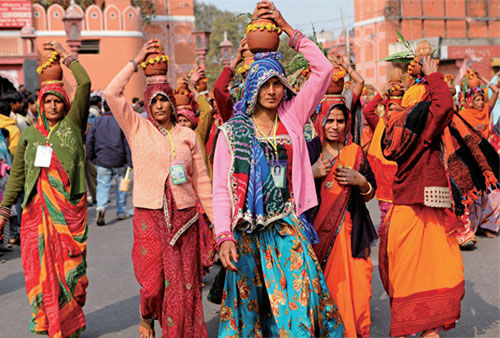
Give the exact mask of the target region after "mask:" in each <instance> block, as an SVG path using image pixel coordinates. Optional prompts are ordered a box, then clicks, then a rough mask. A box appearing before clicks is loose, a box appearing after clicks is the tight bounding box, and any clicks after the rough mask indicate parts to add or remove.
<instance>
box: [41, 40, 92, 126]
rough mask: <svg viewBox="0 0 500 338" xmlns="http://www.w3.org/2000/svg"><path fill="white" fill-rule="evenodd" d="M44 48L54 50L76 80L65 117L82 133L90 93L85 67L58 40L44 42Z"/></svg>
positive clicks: (86, 117) (85, 121) (85, 123)
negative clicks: (73, 94)
mask: <svg viewBox="0 0 500 338" xmlns="http://www.w3.org/2000/svg"><path fill="white" fill-rule="evenodd" d="M44 48H45V49H49V50H50V49H52V50H54V51H56V52H57V53H58V54H59V55H60V56H61V58H62V60H63V64H64V65H65V66H66V67H68V68H69V69H70V70H71V73H73V76H74V77H75V80H76V84H77V87H76V91H75V96H74V97H73V101H72V102H71V108H70V109H69V111H68V114H67V115H66V117H65V118H67V119H69V120H71V121H72V122H73V124H74V125H76V126H78V128H80V130H81V131H82V134H83V133H84V132H85V130H87V119H88V117H89V95H90V87H91V83H90V78H89V75H88V74H87V72H86V71H85V68H83V66H82V65H81V64H80V62H79V61H78V59H77V58H76V57H75V56H74V55H71V54H69V53H68V52H67V51H66V50H65V49H64V48H63V46H62V45H61V44H60V43H59V42H54V41H52V42H48V43H45V44H44Z"/></svg>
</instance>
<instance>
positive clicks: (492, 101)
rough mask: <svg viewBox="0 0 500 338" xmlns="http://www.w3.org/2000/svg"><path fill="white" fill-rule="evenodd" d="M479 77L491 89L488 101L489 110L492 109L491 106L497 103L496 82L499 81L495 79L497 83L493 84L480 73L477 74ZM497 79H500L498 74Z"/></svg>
mask: <svg viewBox="0 0 500 338" xmlns="http://www.w3.org/2000/svg"><path fill="white" fill-rule="evenodd" d="M479 79H481V81H483V82H484V83H486V85H487V86H488V88H489V89H490V91H491V95H490V100H489V101H488V105H489V109H490V111H491V110H492V109H493V107H494V106H495V104H496V103H497V99H498V91H499V89H498V84H499V83H500V81H499V80H497V84H496V85H494V84H493V82H488V80H486V79H485V78H484V77H482V76H481V75H479ZM498 79H500V76H498Z"/></svg>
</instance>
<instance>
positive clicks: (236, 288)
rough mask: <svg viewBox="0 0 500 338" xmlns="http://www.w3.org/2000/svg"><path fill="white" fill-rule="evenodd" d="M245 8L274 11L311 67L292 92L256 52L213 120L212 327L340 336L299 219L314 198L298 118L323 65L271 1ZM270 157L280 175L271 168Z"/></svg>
mask: <svg viewBox="0 0 500 338" xmlns="http://www.w3.org/2000/svg"><path fill="white" fill-rule="evenodd" d="M254 16H255V17H260V18H265V19H272V20H274V22H276V24H277V26H278V27H279V28H280V29H281V30H282V31H284V32H285V33H286V34H287V35H289V36H290V37H291V38H290V46H291V47H293V48H294V49H295V50H297V51H299V52H301V53H302V54H304V56H305V57H306V58H307V59H308V60H309V62H310V64H311V66H312V75H311V77H310V78H309V80H308V81H307V82H306V84H305V85H304V87H303V88H302V90H301V91H300V93H299V94H298V95H296V94H295V92H293V90H292V89H291V87H290V85H289V84H288V82H287V80H286V76H285V73H284V70H283V68H282V66H281V64H280V63H279V62H278V61H276V60H275V59H273V58H272V56H273V55H275V54H273V53H263V54H261V55H256V60H255V61H254V63H253V64H252V66H251V67H250V70H249V72H248V76H247V79H246V83H245V89H244V94H243V98H242V100H241V101H238V102H237V103H236V104H235V106H234V116H233V117H232V118H231V119H230V120H229V121H228V122H226V123H225V124H224V125H222V126H221V131H222V133H221V136H220V137H219V138H218V140H217V146H216V153H215V160H214V194H213V202H214V205H216V206H217V208H216V209H215V214H214V217H215V232H216V237H217V243H218V245H219V256H220V258H221V261H222V263H223V265H224V266H225V267H226V268H227V269H228V271H227V274H226V279H225V283H224V291H223V297H222V307H221V318H220V326H219V336H221V337H225V336H231V335H236V336H249V335H257V336H262V335H263V336H273V337H274V336H282V335H290V336H297V337H298V336H327V335H328V336H341V335H342V334H343V325H342V320H341V318H340V316H339V314H338V311H337V308H336V306H335V304H334V302H333V300H332V298H331V295H330V293H329V292H328V288H327V286H326V283H325V279H324V276H323V273H322V271H321V268H320V266H319V262H318V260H317V259H316V255H315V254H314V251H313V249H312V246H311V244H310V242H309V239H308V237H307V235H306V231H305V229H304V224H303V223H302V222H301V221H300V220H299V216H300V215H301V214H302V213H304V212H305V211H306V210H307V209H309V208H312V207H314V206H315V205H316V203H317V199H316V193H315V190H314V179H313V176H312V173H311V169H310V164H309V161H307V159H308V157H307V156H308V155H307V146H306V143H305V140H304V134H303V127H304V124H305V123H306V121H307V119H308V117H309V115H310V114H311V113H312V111H313V110H314V108H315V107H316V106H317V105H318V103H319V101H320V100H321V97H322V96H323V93H324V92H325V90H326V87H327V86H328V81H329V79H330V76H331V72H332V66H331V65H330V63H329V62H328V60H327V59H326V58H325V57H324V56H323V54H322V53H321V51H320V50H319V49H318V48H317V46H316V45H315V44H314V43H313V42H312V41H310V40H309V39H307V38H306V37H305V36H304V35H302V34H301V33H300V32H299V31H297V30H293V29H292V28H291V27H290V25H288V23H287V22H286V21H285V20H284V19H283V17H282V16H281V14H280V12H279V11H278V10H277V9H276V7H275V6H274V4H273V3H272V2H269V1H262V2H260V3H258V4H257V8H256V11H255V12H254ZM266 56H267V57H266ZM222 135H223V136H222ZM276 166H280V167H281V168H282V169H281V170H284V172H285V173H286V174H285V175H279V177H274V176H273V173H274V172H275V171H274V170H273V169H274V168H275V167H276ZM280 172H281V171H280Z"/></svg>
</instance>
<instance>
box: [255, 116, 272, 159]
mask: <svg viewBox="0 0 500 338" xmlns="http://www.w3.org/2000/svg"><path fill="white" fill-rule="evenodd" d="M252 119H253V123H254V124H255V126H256V127H257V130H258V131H259V133H260V134H261V135H262V136H264V137H265V138H266V140H267V142H268V143H269V144H270V145H271V147H273V150H274V153H275V154H276V155H277V154H278V141H276V132H277V130H278V114H276V115H275V117H274V123H273V125H272V126H271V129H269V133H267V134H268V135H269V134H270V133H271V130H273V139H274V142H272V141H271V140H270V139H269V137H267V135H266V134H264V133H263V132H262V130H261V129H260V127H259V125H258V124H257V121H256V120H255V115H252ZM273 127H274V128H273Z"/></svg>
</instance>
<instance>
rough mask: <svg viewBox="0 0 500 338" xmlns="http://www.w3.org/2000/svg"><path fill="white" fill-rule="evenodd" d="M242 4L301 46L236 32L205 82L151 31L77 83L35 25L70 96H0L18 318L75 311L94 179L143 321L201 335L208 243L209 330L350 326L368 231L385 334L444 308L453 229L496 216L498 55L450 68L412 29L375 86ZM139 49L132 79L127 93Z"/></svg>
mask: <svg viewBox="0 0 500 338" xmlns="http://www.w3.org/2000/svg"><path fill="white" fill-rule="evenodd" d="M253 18H254V19H257V18H258V19H259V20H266V19H267V20H271V22H272V23H273V24H269V26H263V27H264V28H263V29H268V30H270V31H272V30H275V31H281V32H283V33H285V34H286V35H287V36H288V37H289V46H290V48H293V49H294V50H295V51H296V52H297V53H300V54H302V56H303V57H304V59H305V61H306V63H307V65H306V66H304V67H303V68H302V69H300V70H299V71H297V72H296V73H295V74H288V75H287V74H286V73H285V70H284V68H283V65H282V64H281V63H280V61H279V60H280V58H281V55H280V54H279V53H277V52H273V51H255V53H253V52H252V51H251V50H250V47H249V45H248V42H249V41H247V39H246V38H245V39H243V40H242V41H241V43H240V46H239V48H238V51H237V52H236V56H235V58H234V59H233V61H232V63H231V65H230V66H229V67H225V68H224V70H223V71H222V73H221V74H220V77H219V78H218V80H217V81H216V83H215V84H214V88H213V89H212V90H211V89H210V88H208V81H207V78H206V76H205V73H204V70H203V69H202V68H201V67H196V68H195V69H193V71H191V72H190V73H189V74H185V75H183V76H181V77H180V78H179V80H178V81H177V83H176V85H175V88H172V87H171V85H170V84H169V82H168V81H167V75H166V71H167V67H166V65H167V61H168V57H167V56H166V55H164V52H163V48H162V46H161V44H160V43H159V41H158V40H156V39H152V40H150V41H148V42H147V43H146V44H145V45H144V46H143V47H142V49H141V50H140V52H139V53H138V55H136V56H135V57H134V58H132V59H131V60H130V62H128V63H127V64H126V65H124V67H123V69H122V70H121V71H120V72H119V73H118V74H117V75H116V76H115V77H114V79H113V80H112V81H111V82H110V83H109V85H108V87H107V88H106V89H105V90H104V92H99V93H91V79H90V77H89V75H88V74H87V72H86V71H85V69H84V67H83V66H82V65H81V64H80V63H79V61H78V59H77V57H76V56H75V55H72V54H69V53H67V51H66V50H65V49H64V48H63V46H61V45H60V44H59V43H55V42H48V43H46V44H45V46H44V48H45V50H47V51H49V52H50V53H53V54H52V55H53V57H52V58H51V59H50V60H49V61H50V62H48V63H47V64H44V65H43V67H42V72H43V70H44V69H48V67H51V66H54V63H57V62H58V61H57V60H59V59H60V60H62V63H63V65H64V66H65V67H66V68H68V69H69V71H71V73H72V74H73V76H74V78H75V80H76V83H77V87H76V91H75V94H74V97H73V99H72V100H71V101H70V100H69V98H68V95H67V93H66V91H65V89H64V88H63V84H62V81H59V80H55V81H54V80H50V81H45V82H42V83H41V88H40V90H37V92H38V93H35V94H34V95H31V94H30V93H27V92H26V91H21V92H11V93H7V94H5V95H3V96H2V97H1V98H0V128H1V130H2V133H1V134H0V188H1V205H0V233H1V234H2V236H3V241H4V242H3V250H10V247H11V246H12V245H15V244H20V246H21V257H22V264H23V269H24V273H25V279H26V291H27V294H28V301H29V304H30V308H31V311H32V319H31V324H30V329H31V331H32V332H34V333H37V334H47V335H49V336H50V337H76V336H78V335H79V334H80V333H81V332H82V331H83V330H84V329H85V316H84V312H83V306H84V304H85V298H86V288H87V285H88V280H87V276H86V268H87V263H86V254H87V246H86V244H87V233H88V224H87V207H88V206H89V205H92V204H96V211H97V217H96V224H97V225H99V226H102V225H105V224H106V220H105V212H106V210H107V209H108V204H109V202H110V189H111V186H112V185H113V180H114V181H115V186H116V194H115V195H116V216H117V218H118V219H125V218H128V217H133V230H134V243H133V249H132V262H133V267H134V272H135V277H136V279H137V281H138V283H139V284H140V287H141V290H140V309H139V312H140V316H141V321H140V325H139V334H140V336H141V337H142V338H149V337H154V336H155V331H154V321H158V322H159V324H160V326H161V330H162V335H163V336H164V337H206V336H207V328H206V324H205V320H204V316H203V306H202V292H201V290H202V287H203V283H202V277H203V275H204V274H205V273H206V272H207V271H209V269H210V268H211V266H213V264H214V262H216V261H218V260H220V263H221V265H222V266H221V267H220V270H219V272H218V274H217V277H216V278H215V281H214V283H213V285H212V287H211V290H210V293H209V300H210V301H212V302H214V303H216V304H220V306H221V311H220V324H219V336H221V337H226V336H258V337H262V336H269V337H275V336H276V337H277V336H279V337H282V336H283V337H286V336H296V337H299V336H300V337H302V336H339V337H340V336H347V337H356V336H369V335H370V325H371V314H370V298H371V284H372V273H373V263H372V261H371V259H370V252H371V250H372V248H373V247H374V246H373V244H374V243H375V241H376V240H377V239H379V240H380V242H379V264H378V266H379V273H380V278H381V280H382V284H383V286H384V288H385V290H386V291H387V294H388V295H389V298H390V312H391V313H390V314H391V326H390V333H389V334H390V335H391V336H397V337H402V336H411V335H415V334H421V335H422V336H424V337H437V336H439V332H440V331H442V330H449V329H452V328H453V327H454V326H455V324H456V322H457V321H458V320H459V318H460V302H461V300H462V298H463V296H464V293H465V284H464V273H463V264H462V256H461V251H460V249H462V250H470V249H473V248H474V247H475V246H476V245H477V239H476V234H477V233H482V234H485V235H486V237H496V235H497V234H498V231H499V229H500V220H499V217H498V214H499V208H500V207H499V202H500V194H499V190H498V188H499V184H498V178H499V177H498V176H499V152H500V125H499V123H500V122H499V121H498V111H497V112H496V113H495V112H493V108H494V107H495V105H496V101H497V97H498V91H499V89H498V85H499V83H498V74H497V76H496V79H495V80H494V81H492V82H488V81H487V80H486V79H485V78H484V77H482V76H480V75H479V74H478V73H477V72H475V71H473V70H469V71H467V72H466V73H465V74H463V77H462V78H461V79H456V81H455V78H454V76H453V75H450V74H446V75H443V74H441V73H440V72H439V66H438V62H437V60H435V59H434V58H433V56H432V48H431V47H430V44H429V43H428V42H426V41H422V42H421V43H420V44H419V45H418V47H417V48H416V50H415V52H414V60H413V61H411V62H409V64H408V66H407V67H406V66H405V67H404V68H396V69H395V70H394V71H393V73H392V74H391V76H390V81H389V82H388V83H387V84H385V85H384V86H383V88H381V90H380V92H378V93H376V91H374V90H373V86H370V85H368V84H365V82H364V80H363V78H362V76H361V75H360V74H359V73H358V72H356V69H355V65H353V64H350V62H349V61H346V60H345V59H344V58H343V57H342V56H341V55H340V54H338V53H335V52H334V53H332V54H327V53H325V52H324V51H323V50H322V49H321V48H319V47H318V46H317V45H316V44H315V42H313V41H312V40H310V39H309V38H307V37H306V36H304V35H303V34H302V33H301V32H300V31H298V30H295V29H293V28H292V27H291V26H290V25H289V24H288V23H287V21H286V20H285V19H284V18H283V16H282V15H281V13H280V11H279V10H278V9H277V8H276V7H275V5H274V4H273V3H272V2H270V1H261V2H259V3H258V4H257V7H256V9H255V11H254V13H253ZM254 25H258V23H256V24H254ZM56 56H57V57H56ZM56 66H57V64H56ZM139 69H142V70H143V71H144V73H145V75H146V85H145V92H144V97H143V100H141V99H140V98H137V97H134V98H133V100H132V101H131V102H129V101H128V100H127V98H126V97H125V95H124V92H125V88H126V86H127V83H128V82H129V80H130V79H131V77H132V76H134V74H135V73H137V72H138V71H139ZM237 74H240V76H237ZM298 78H299V80H297V79H298ZM481 83H482V84H483V86H481ZM485 86H486V88H485ZM497 109H498V106H497ZM131 170H132V171H133V183H132V186H133V192H132V195H133V206H134V209H133V210H127V197H128V193H129V192H128V190H129V187H128V186H127V184H124V183H127V182H126V181H127V179H128V178H129V173H130V171H131ZM124 181H125V182H124ZM129 183H130V182H129ZM124 186H125V187H124ZM374 197H375V198H376V199H377V200H378V203H379V207H380V211H381V219H380V221H379V220H377V221H376V222H374V221H373V220H372V218H371V216H370V213H369V211H368V208H367V206H366V203H367V202H368V201H370V200H371V199H372V198H374ZM374 223H375V224H378V223H380V226H379V227H378V229H376V227H375V226H374Z"/></svg>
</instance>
